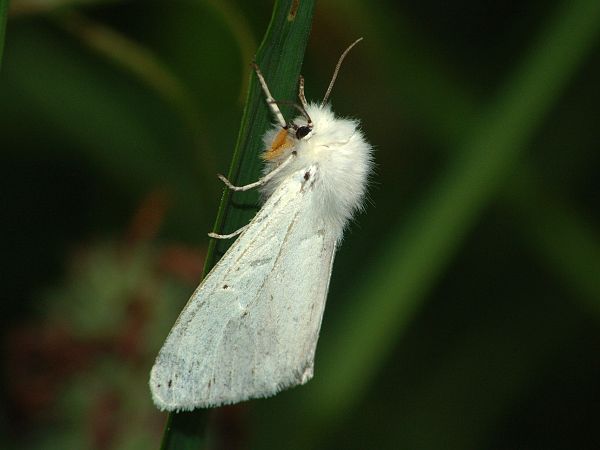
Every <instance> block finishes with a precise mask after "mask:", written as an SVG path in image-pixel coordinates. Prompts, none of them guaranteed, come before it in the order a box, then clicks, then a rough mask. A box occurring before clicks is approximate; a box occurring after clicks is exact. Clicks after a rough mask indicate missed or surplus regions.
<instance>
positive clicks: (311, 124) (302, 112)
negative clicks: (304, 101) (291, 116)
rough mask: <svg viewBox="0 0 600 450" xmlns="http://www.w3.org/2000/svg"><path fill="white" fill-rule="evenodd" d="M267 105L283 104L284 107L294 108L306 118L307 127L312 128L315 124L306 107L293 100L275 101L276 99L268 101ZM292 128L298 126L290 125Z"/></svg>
mask: <svg viewBox="0 0 600 450" xmlns="http://www.w3.org/2000/svg"><path fill="white" fill-rule="evenodd" d="M267 103H269V104H271V103H274V104H282V105H290V106H293V107H294V108H296V109H297V110H298V111H300V113H301V114H302V115H303V116H304V117H305V118H306V125H307V126H309V127H310V128H312V126H313V123H312V119H311V118H310V116H309V115H308V112H306V109H305V107H304V106H302V105H299V104H298V103H296V102H293V101H291V100H275V99H271V100H267ZM290 127H291V128H294V129H296V128H298V127H297V125H296V124H294V123H293V124H291V125H290Z"/></svg>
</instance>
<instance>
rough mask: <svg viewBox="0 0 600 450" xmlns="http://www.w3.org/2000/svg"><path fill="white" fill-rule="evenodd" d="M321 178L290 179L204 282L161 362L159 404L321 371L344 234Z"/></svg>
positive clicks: (225, 395) (267, 387)
mask: <svg viewBox="0 0 600 450" xmlns="http://www.w3.org/2000/svg"><path fill="white" fill-rule="evenodd" d="M302 172H303V171H302ZM311 187H312V185H309V184H308V183H306V180H304V179H302V177H301V176H290V178H289V179H288V180H286V181H284V182H283V183H282V185H281V186H280V187H279V188H278V189H277V190H276V191H275V192H274V193H273V194H272V195H271V196H270V197H269V199H268V200H267V202H266V203H265V205H264V206H263V207H262V208H261V210H260V211H259V212H258V214H257V215H256V216H255V218H254V219H253V220H252V221H251V222H250V224H249V226H248V228H247V229H246V230H245V231H244V232H243V233H242V234H241V235H240V237H239V238H238V239H237V241H236V242H235V243H234V244H233V245H232V246H231V247H230V249H229V250H228V251H227V253H226V254H225V255H224V256H223V258H222V259H221V260H220V262H219V263H218V264H217V265H216V266H215V267H214V268H213V270H212V271H211V272H210V273H209V274H208V276H207V277H206V278H205V279H204V281H203V282H202V283H201V284H200V286H199V287H198V288H197V289H196V291H195V292H194V294H193V295H192V297H191V298H190V300H189V301H188V303H187V305H186V306H185V308H184V310H183V311H182V313H181V314H180V316H179V318H178V319H177V322H176V323H175V325H174V326H173V329H172V330H171V332H170V333H169V336H168V337H167V339H166V341H165V343H164V345H163V347H162V349H161V350H160V352H159V354H158V357H157V359H156V362H155V364H154V367H153V368H152V372H151V376H150V387H151V390H152V396H153V399H154V402H155V404H156V405H157V406H158V407H159V408H161V409H166V410H170V411H173V410H191V409H194V408H197V407H207V406H218V405H222V404H229V403H235V402H238V401H242V400H246V399H249V398H256V397H267V396H270V395H274V394H275V393H277V392H279V391H280V390H282V389H284V388H286V387H290V386H294V385H297V384H302V383H305V382H306V381H308V380H309V379H310V378H312V373H313V361H314V354H315V348H316V344H317V339H318V335H319V329H320V326H321V319H322V316H323V310H324V307H325V300H326V296H327V290H328V287H329V279H330V275H331V266H332V263H333V257H334V253H335V246H336V240H337V236H335V235H334V234H333V233H332V232H331V231H330V230H328V229H327V227H325V226H324V223H323V220H322V218H321V217H319V214H318V213H317V212H316V210H315V206H316V203H315V202H317V201H318V197H317V196H316V195H315V190H314V189H312V188H311Z"/></svg>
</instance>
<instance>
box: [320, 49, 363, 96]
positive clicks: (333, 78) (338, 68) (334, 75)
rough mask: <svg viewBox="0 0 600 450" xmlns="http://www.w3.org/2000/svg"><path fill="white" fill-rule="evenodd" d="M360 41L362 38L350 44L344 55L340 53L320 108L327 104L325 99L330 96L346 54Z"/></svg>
mask: <svg viewBox="0 0 600 450" xmlns="http://www.w3.org/2000/svg"><path fill="white" fill-rule="evenodd" d="M362 40H363V38H358V39H357V40H355V41H354V42H353V43H352V44H350V46H349V47H348V48H347V49H346V50H344V53H342V56H340V59H339V60H338V63H337V65H336V66H335V71H334V72H333V76H332V77H331V81H330V82H329V87H328V88H327V92H325V97H323V101H322V102H321V107H323V106H325V103H326V102H327V99H328V98H329V94H331V90H332V89H333V84H334V83H335V79H336V78H337V75H338V72H339V71H340V67H341V66H342V62H343V61H344V58H345V57H346V55H347V54H348V52H349V51H350V50H352V47H354V46H355V45H356V44H358V43H359V42H360V41H362Z"/></svg>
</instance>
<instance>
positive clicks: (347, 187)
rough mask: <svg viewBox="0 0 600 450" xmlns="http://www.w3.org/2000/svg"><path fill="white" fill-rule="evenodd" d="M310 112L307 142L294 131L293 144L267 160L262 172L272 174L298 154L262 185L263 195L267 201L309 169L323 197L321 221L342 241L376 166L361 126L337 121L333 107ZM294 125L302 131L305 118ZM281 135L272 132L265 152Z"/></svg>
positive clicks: (318, 213)
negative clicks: (310, 123)
mask: <svg viewBox="0 0 600 450" xmlns="http://www.w3.org/2000/svg"><path fill="white" fill-rule="evenodd" d="M306 112H307V113H308V115H309V116H310V118H311V119H312V122H313V128H312V132H311V133H310V135H308V136H307V137H305V138H303V139H297V138H296V137H295V136H294V134H293V131H291V132H290V139H292V140H293V145H292V146H290V147H289V148H287V149H286V150H285V151H284V152H283V153H282V154H281V155H279V156H278V157H277V158H275V159H273V160H270V161H267V163H266V164H265V167H264V170H263V173H264V174H267V173H269V172H271V171H272V170H273V169H275V168H276V167H277V166H278V165H279V164H281V162H282V161H284V160H285V159H286V158H288V157H289V155H290V154H291V153H292V152H293V151H295V152H296V157H295V158H294V160H293V161H292V162H291V163H290V164H289V165H288V166H287V167H285V168H284V169H283V170H282V171H281V172H279V173H278V174H277V175H276V176H274V177H273V178H272V179H271V180H270V181H269V182H268V183H267V184H266V185H265V186H263V188H262V189H261V192H262V194H263V198H265V199H266V198H268V197H269V196H270V195H271V194H272V193H273V192H274V191H275V190H276V189H277V188H278V187H279V186H280V185H281V183H284V182H285V181H286V180H287V179H288V178H289V177H293V176H296V177H303V176H304V175H305V172H304V171H305V170H306V169H308V168H310V167H314V168H316V170H315V171H314V172H315V173H316V179H315V180H314V185H313V188H314V189H315V191H316V192H318V193H319V195H318V197H317V198H318V203H317V205H315V207H316V208H318V209H319V211H316V214H315V215H316V216H320V217H322V218H323V220H324V221H325V223H326V225H327V226H330V227H332V228H333V229H335V230H336V232H337V233H338V238H341V236H342V232H343V230H344V227H345V226H346V225H347V224H348V221H349V220H350V219H351V218H352V216H353V214H354V213H355V212H357V211H359V210H361V209H362V207H363V201H364V196H365V192H366V188H367V182H368V175H369V173H370V172H371V168H372V166H373V158H372V147H371V146H370V145H369V144H368V143H367V141H366V140H365V138H364V136H363V134H362V132H361V131H360V129H359V123H358V121H356V120H353V119H345V118H338V117H335V115H334V113H333V112H332V111H331V108H330V106H329V105H324V106H321V105H320V104H316V103H311V104H309V105H308V108H307V111H306ZM294 123H295V124H296V125H297V126H303V125H306V123H307V121H306V118H304V117H303V116H300V117H298V118H296V119H295V120H294ZM280 131H281V127H279V126H275V127H274V128H273V129H271V130H269V131H267V133H266V134H265V136H264V138H263V140H264V143H265V146H266V148H269V146H271V143H272V142H273V140H274V139H275V136H276V135H277V133H279V132H280Z"/></svg>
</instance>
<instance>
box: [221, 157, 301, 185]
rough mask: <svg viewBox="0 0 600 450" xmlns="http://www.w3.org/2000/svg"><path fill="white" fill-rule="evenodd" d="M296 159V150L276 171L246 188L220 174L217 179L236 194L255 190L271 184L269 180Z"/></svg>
mask: <svg viewBox="0 0 600 450" xmlns="http://www.w3.org/2000/svg"><path fill="white" fill-rule="evenodd" d="M295 157H296V151H295V150H294V151H292V153H291V154H290V156H288V157H287V158H286V159H285V160H284V161H283V162H282V163H281V164H279V165H278V166H277V167H276V168H275V169H273V170H271V171H270V172H269V173H268V174H266V175H265V176H264V177H262V178H261V179H259V180H258V181H255V182H254V183H250V184H247V185H245V186H234V185H233V184H232V183H231V181H229V180H228V179H227V178H225V176H224V175H221V174H220V173H219V174H217V177H218V178H219V180H221V181H222V182H223V183H225V186H227V187H228V188H229V189H231V190H232V191H235V192H239V191H242V192H244V191H248V190H250V189H253V188H255V187H260V186H264V185H265V184H267V183H268V182H269V180H271V179H272V178H273V177H274V176H275V175H277V174H278V173H279V172H281V171H282V170H283V169H284V168H285V167H286V166H287V165H288V164H290V162H292V160H293V159H294V158H295Z"/></svg>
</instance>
